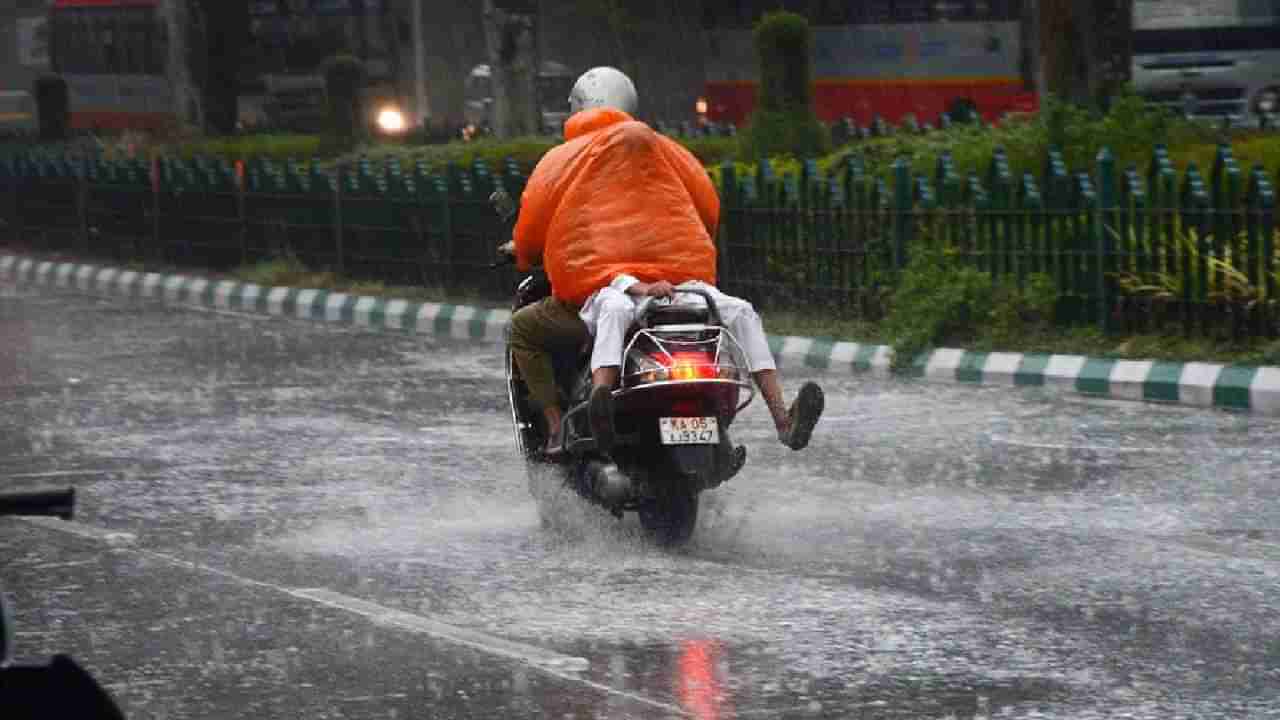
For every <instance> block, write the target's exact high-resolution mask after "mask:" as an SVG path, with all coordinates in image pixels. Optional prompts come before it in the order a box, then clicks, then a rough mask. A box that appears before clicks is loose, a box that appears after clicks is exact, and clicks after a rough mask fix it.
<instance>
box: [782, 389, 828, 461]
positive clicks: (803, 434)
mask: <svg viewBox="0 0 1280 720" xmlns="http://www.w3.org/2000/svg"><path fill="white" fill-rule="evenodd" d="M824 403H825V401H824V399H823V396H822V388H820V387H818V385H817V383H812V382H807V383H805V384H804V385H803V386H802V387H801V388H800V393H799V394H798V395H796V400H795V402H793V403H791V409H790V410H788V411H787V429H786V430H785V431H780V432H779V433H778V439H779V440H781V441H782V444H783V445H786V446H787V447H789V448H791V449H792V450H803V449H804V448H805V446H807V445H808V444H809V437H810V436H811V435H813V428H814V426H815V425H817V424H818V418H819V417H821V416H822V408H823V405H824Z"/></svg>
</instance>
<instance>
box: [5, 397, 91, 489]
mask: <svg viewBox="0 0 1280 720" xmlns="http://www.w3.org/2000/svg"><path fill="white" fill-rule="evenodd" d="M56 387H62V386H61V385H57V386H56ZM112 472H115V471H114V470H59V471H57V472H42V473H18V474H17V475H6V476H5V478H4V479H5V480H47V479H49V478H62V477H87V476H89V475H109V474H111V473H112Z"/></svg>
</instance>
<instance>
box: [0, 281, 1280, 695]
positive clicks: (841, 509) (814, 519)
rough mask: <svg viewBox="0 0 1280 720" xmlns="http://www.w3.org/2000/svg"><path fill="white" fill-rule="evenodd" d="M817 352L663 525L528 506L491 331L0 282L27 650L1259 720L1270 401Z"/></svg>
mask: <svg viewBox="0 0 1280 720" xmlns="http://www.w3.org/2000/svg"><path fill="white" fill-rule="evenodd" d="M802 379H804V378H803V377H802V376H801V375H799V374H795V373H790V374H788V375H787V377H786V384H787V386H788V387H789V388H792V389H794V388H795V387H797V386H798V382H799V381H800V380H802ZM816 379H818V380H819V381H820V382H821V383H822V384H823V385H824V388H825V389H826V391H827V414H826V417H825V418H824V419H823V422H822V423H821V424H820V425H819V428H818V431H817V432H816V433H815V437H814V441H813V444H812V445H811V447H810V448H809V449H808V450H806V451H803V452H800V453H793V452H791V451H789V450H786V449H785V448H783V447H781V445H779V444H778V442H777V441H776V439H775V438H774V437H773V433H772V430H771V425H770V423H769V422H768V419H767V413H766V412H765V410H764V408H763V407H762V406H761V405H760V404H759V403H757V404H755V405H753V406H752V407H751V408H749V409H748V410H747V412H746V414H745V416H744V417H743V418H742V419H741V420H740V421H739V423H738V424H735V428H737V430H736V434H735V439H736V440H738V441H740V442H744V443H745V444H747V445H748V447H749V449H750V455H749V459H748V464H747V468H746V469H745V470H744V471H743V473H742V474H741V475H739V476H738V477H737V478H735V479H734V480H732V481H731V482H730V483H729V484H727V485H726V486H724V487H722V488H720V489H718V490H716V491H714V492H711V493H708V494H706V495H704V497H703V512H702V517H701V519H700V525H699V528H698V531H697V533H696V535H695V538H694V541H693V543H692V544H691V545H690V546H689V547H688V548H686V549H685V550H683V551H680V552H672V551H664V550H661V549H658V548H655V547H652V546H650V545H648V544H647V543H646V542H645V541H644V539H643V537H642V535H641V533H640V532H639V530H638V528H637V523H636V521H635V519H634V517H630V518H628V519H626V520H624V521H622V522H618V521H615V520H614V519H612V518H611V517H608V516H602V515H600V514H598V513H596V512H594V511H591V510H589V509H586V508H583V507H580V506H571V507H569V508H568V509H567V510H566V515H565V516H564V517H561V518H559V519H560V520H561V521H562V522H561V524H562V525H564V526H566V527H567V528H568V529H561V530H556V531H551V530H544V529H542V528H541V527H540V524H539V519H538V516H537V512H536V510H535V507H534V504H533V502H532V500H531V498H530V497H529V495H528V492H527V490H526V485H525V482H526V481H525V476H524V473H523V469H522V468H521V467H520V466H519V465H518V464H517V462H516V455H515V450H514V447H513V443H512V434H511V427H510V415H509V411H508V409H507V407H506V404H505V391H504V387H503V383H502V362H501V354H500V349H499V348H496V347H494V346H486V345H476V344H469V343H464V342H456V341H449V340H441V339H436V338H423V337H410V336H404V335H395V334H377V333H370V332H362V331H356V330H346V329H337V328H334V327H331V326H323V325H317V324H309V323H305V322H300V321H290V320H280V319H267V318H256V317H249V316H243V315H236V314H225V313H206V312H197V311H191V310H175V309H165V308H161V307H158V306H156V305H152V304H142V303H137V302H130V301H125V300H100V299H92V298H87V297H83V296H77V295H70V294H57V293H53V292H50V291H43V290H39V291H37V290H31V289H25V288H24V289H18V288H15V287H13V286H6V285H3V284H0V488H3V489H11V490H19V489H36V488H48V487H61V486H67V485H72V486H74V487H76V488H77V491H78V493H79V495H78V517H77V520H76V522H74V523H63V522H60V521H47V522H46V521H29V520H19V519H12V518H0V585H2V586H3V589H4V592H5V595H6V597H7V598H8V599H9V600H10V601H11V602H12V603H13V605H14V610H15V616H16V623H17V633H16V636H17V637H16V639H17V645H18V648H17V649H18V653H17V654H18V657H19V659H20V660H24V661H41V660H45V659H47V658H48V656H49V655H50V654H52V653H55V652H66V653H69V654H71V655H73V656H74V657H75V658H76V659H77V660H78V661H80V662H81V663H82V664H84V665H85V666H87V667H88V668H89V669H90V670H91V671H92V672H93V673H94V675H95V676H96V677H98V678H99V679H100V680H101V681H102V682H103V683H104V685H106V686H107V687H108V688H109V689H110V691H111V692H112V693H113V695H114V696H115V697H116V698H117V699H118V700H119V702H120V704H121V705H122V707H123V708H124V709H125V711H126V714H127V716H128V717H130V718H240V717H253V718H298V717H309V718H417V717H423V718H426V717H432V718H436V717H440V718H447V717H459V718H462V717H476V718H480V717H508V718H524V717H554V718H629V717H635V718H665V717H681V716H687V717H701V718H731V717H771V718H772V717H795V718H810V717H833V718H839V717H859V718H935V717H936V718H948V717H958V718H985V717H1036V718H1095V717H1096V718H1104V717H1105V718H1111V717H1132V718H1170V717H1197V718H1213V717H1223V718H1226V717H1232V718H1237V717H1258V718H1263V717H1276V716H1280V692H1278V690H1280V582H1278V577H1277V576H1278V575H1280V522H1277V520H1278V518H1280V492H1277V491H1278V489H1280V487H1278V486H1280V443H1277V442H1276V438H1277V437H1280V421H1277V420H1275V419H1265V418H1259V417H1251V416H1249V415H1244V414H1234V413H1224V412H1216V411H1205V410H1197V409H1189V408H1180V407H1169V406H1153V405H1142V404H1131V403H1124V402H1114V401H1092V400H1088V399H1081V398H1079V397H1071V396H1065V395H1055V394H1054V393H1053V392H1052V391H1049V390H1041V389H1025V390H1011V389H1006V388H976V387H975V388H970V387H963V386H950V385H946V386H943V385H930V384H926V383H921V382H908V381H902V380H886V379H878V378H872V377H865V376H863V377H845V376H833V375H822V376H816Z"/></svg>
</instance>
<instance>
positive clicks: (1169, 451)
mask: <svg viewBox="0 0 1280 720" xmlns="http://www.w3.org/2000/svg"><path fill="white" fill-rule="evenodd" d="M991 442H992V443H994V444H999V445H1012V446H1013V447H1025V448H1035V449H1037V450H1091V451H1094V452H1116V453H1126V452H1131V453H1159V454H1162V455H1174V454H1178V453H1181V452H1184V451H1183V450H1179V449H1177V448H1154V447H1125V446H1122V445H1121V446H1110V445H1074V444H1070V443H1040V442H1031V441H1029V440H1014V439H1013V438H1007V437H1004V436H1003V435H992V436H991Z"/></svg>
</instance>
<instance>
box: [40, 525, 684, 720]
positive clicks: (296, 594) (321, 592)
mask: <svg viewBox="0 0 1280 720" xmlns="http://www.w3.org/2000/svg"><path fill="white" fill-rule="evenodd" d="M19 519H20V520H22V521H24V522H28V523H31V524H33V525H39V526H41V527H45V528H48V529H50V530H54V531H57V532H62V533H66V534H69V535H75V536H77V537H83V538H88V539H92V540H99V541H105V542H107V543H108V544H111V545H122V544H132V543H133V542H134V541H135V540H136V536H135V535H134V534H133V533H127V532H115V531H111V530H105V529H102V528H96V527H93V526H90V525H85V524H83V523H78V522H75V521H63V520H57V519H54V518H40V517H36V518H31V517H23V518H19ZM123 551H125V552H131V553H133V554H135V555H140V556H143V557H147V558H151V559H153V560H159V561H161V562H165V563H168V564H170V565H176V566H178V567H182V568H186V569H188V570H193V571H197V572H204V573H208V574H210V575H216V576H217V577H220V578H223V579H225V580H229V581H231V582H233V583H236V584H238V585H243V586H245V587H253V588H258V589H262V590H267V591H271V592H275V593H279V594H281V595H286V596H288V597H291V598H295V599H298V600H305V601H307V602H311V603H314V604H317V605H323V606H325V607H330V608H335V609H339V610H345V611H347V612H349V613H353V614H355V615H359V616H361V617H363V618H365V619H367V620H369V621H370V622H372V623H374V624H375V625H382V626H384V627H392V628H396V629H400V630H407V631H409V632H414V633H418V634H420V635H426V636H429V637H432V638H435V639H437V640H442V641H444V642H447V643H451V644H453V645H459V646H462V647H467V648H471V649H473V650H476V651H479V652H482V653H485V654H488V655H493V656H496V657H502V658H507V659H509V660H515V661H517V662H520V663H522V664H525V665H528V666H529V667H531V668H533V669H535V670H537V671H539V672H541V673H543V674H545V675H550V676H552V677H555V678H557V679H560V680H564V681H566V682H570V683H575V684H577V685H582V686H585V687H589V688H592V689H594V690H598V691H600V692H603V693H607V694H609V695H614V696H616V697H620V698H624V699H626V700H630V701H631V702H635V703H638V704H641V705H647V706H649V707H652V708H657V709H659V710H662V711H664V712H668V713H671V714H672V715H676V716H679V717H691V715H690V713H689V712H688V711H687V710H685V709H684V708H681V707H679V706H678V705H673V704H671V703H665V702H662V701H661V700H655V699H653V698H650V697H645V696H644V695H640V694H637V693H632V692H628V691H626V690H620V689H618V688H615V687H612V686H610V685H605V684H604V683H599V682H595V681H594V680H588V679H586V678H584V677H582V676H580V675H579V674H578V673H580V672H582V671H585V670H586V669H587V667H588V663H587V660H586V658H581V657H574V656H571V655H562V654H560V653H557V652H554V651H552V650H546V649H544V648H540V647H536V646H533V645H525V644H523V643H518V642H512V641H510V640H504V639H502V638H499V637H495V636H493V635H487V634H485V633H482V632H478V631H475V630H469V629H467V628H462V627H458V626H456V625H450V624H448V623H445V622H441V621H439V620H435V619H433V618H430V617H426V616H423V615H416V614H414V613H409V612H405V611H403V610H396V609H394V608H389V607H385V606H382V605H378V604H377V603H373V602H369V601H367V600H361V599H359V598H355V597H351V596H349V595H343V594H342V593H338V592H334V591H332V590H326V589H324V588H289V587H284V586H282V585H276V584H274V583H269V582H263V581H261V580H254V579H252V578H247V577H244V576H242V575H237V574H235V573H233V572H230V571H228V570H222V569H219V568H215V567H211V566H209V565H204V564H202V563H197V562H192V561H190V560H183V559H182V558H178V557H174V556H172V555H166V554H164V553H159V552H155V551H153V550H144V549H142V548H136V547H135V548H125V549H123Z"/></svg>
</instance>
